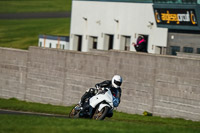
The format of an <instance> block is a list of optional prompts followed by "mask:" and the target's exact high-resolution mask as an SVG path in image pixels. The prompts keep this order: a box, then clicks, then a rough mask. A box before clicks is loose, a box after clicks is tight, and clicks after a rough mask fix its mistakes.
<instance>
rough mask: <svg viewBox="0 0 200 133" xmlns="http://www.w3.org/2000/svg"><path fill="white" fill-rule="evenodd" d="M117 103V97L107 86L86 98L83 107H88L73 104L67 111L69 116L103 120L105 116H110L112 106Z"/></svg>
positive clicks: (115, 105)
mask: <svg viewBox="0 0 200 133" xmlns="http://www.w3.org/2000/svg"><path fill="white" fill-rule="evenodd" d="M118 105H119V98H117V97H116V94H115V93H113V94H112V92H111V91H110V89H108V88H103V89H102V90H101V91H98V93H97V94H96V95H94V96H93V97H91V98H89V99H86V101H85V103H84V105H83V107H86V106H87V107H89V108H87V109H85V110H83V108H82V107H80V105H79V104H77V105H75V106H74V107H73V109H72V110H71V112H70V113H69V118H90V119H95V120H104V119H105V117H112V115H113V109H114V107H117V106H118Z"/></svg>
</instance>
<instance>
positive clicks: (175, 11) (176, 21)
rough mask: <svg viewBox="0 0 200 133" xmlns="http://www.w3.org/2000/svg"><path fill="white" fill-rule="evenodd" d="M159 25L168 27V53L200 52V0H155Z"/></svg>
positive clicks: (155, 12) (155, 13)
mask: <svg viewBox="0 0 200 133" xmlns="http://www.w3.org/2000/svg"><path fill="white" fill-rule="evenodd" d="M153 8H154V15H155V20H156V23H157V27H162V28H168V39H167V40H168V41H167V54H171V55H176V52H186V53H194V54H200V25H199V24H200V19H199V17H200V0H154V5H153Z"/></svg>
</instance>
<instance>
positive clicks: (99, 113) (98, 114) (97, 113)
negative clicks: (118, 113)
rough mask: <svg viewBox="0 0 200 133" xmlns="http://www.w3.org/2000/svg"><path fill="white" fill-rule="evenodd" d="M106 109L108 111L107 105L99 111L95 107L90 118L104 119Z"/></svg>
mask: <svg viewBox="0 0 200 133" xmlns="http://www.w3.org/2000/svg"><path fill="white" fill-rule="evenodd" d="M108 111H109V107H107V106H105V107H103V108H102V109H101V110H100V111H99V110H98V108H97V109H96V110H95V112H94V115H93V117H92V119H95V120H103V119H105V117H106V115H107V113H108Z"/></svg>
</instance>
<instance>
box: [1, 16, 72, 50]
mask: <svg viewBox="0 0 200 133" xmlns="http://www.w3.org/2000/svg"><path fill="white" fill-rule="evenodd" d="M69 32H70V18H49V19H22V20H1V21H0V47H10V48H19V49H28V47H29V46H37V45H38V36H39V34H47V35H57V36H67V35H69Z"/></svg>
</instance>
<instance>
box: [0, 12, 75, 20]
mask: <svg viewBox="0 0 200 133" xmlns="http://www.w3.org/2000/svg"><path fill="white" fill-rule="evenodd" d="M70 17H71V12H39V13H0V19H34V18H70Z"/></svg>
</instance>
